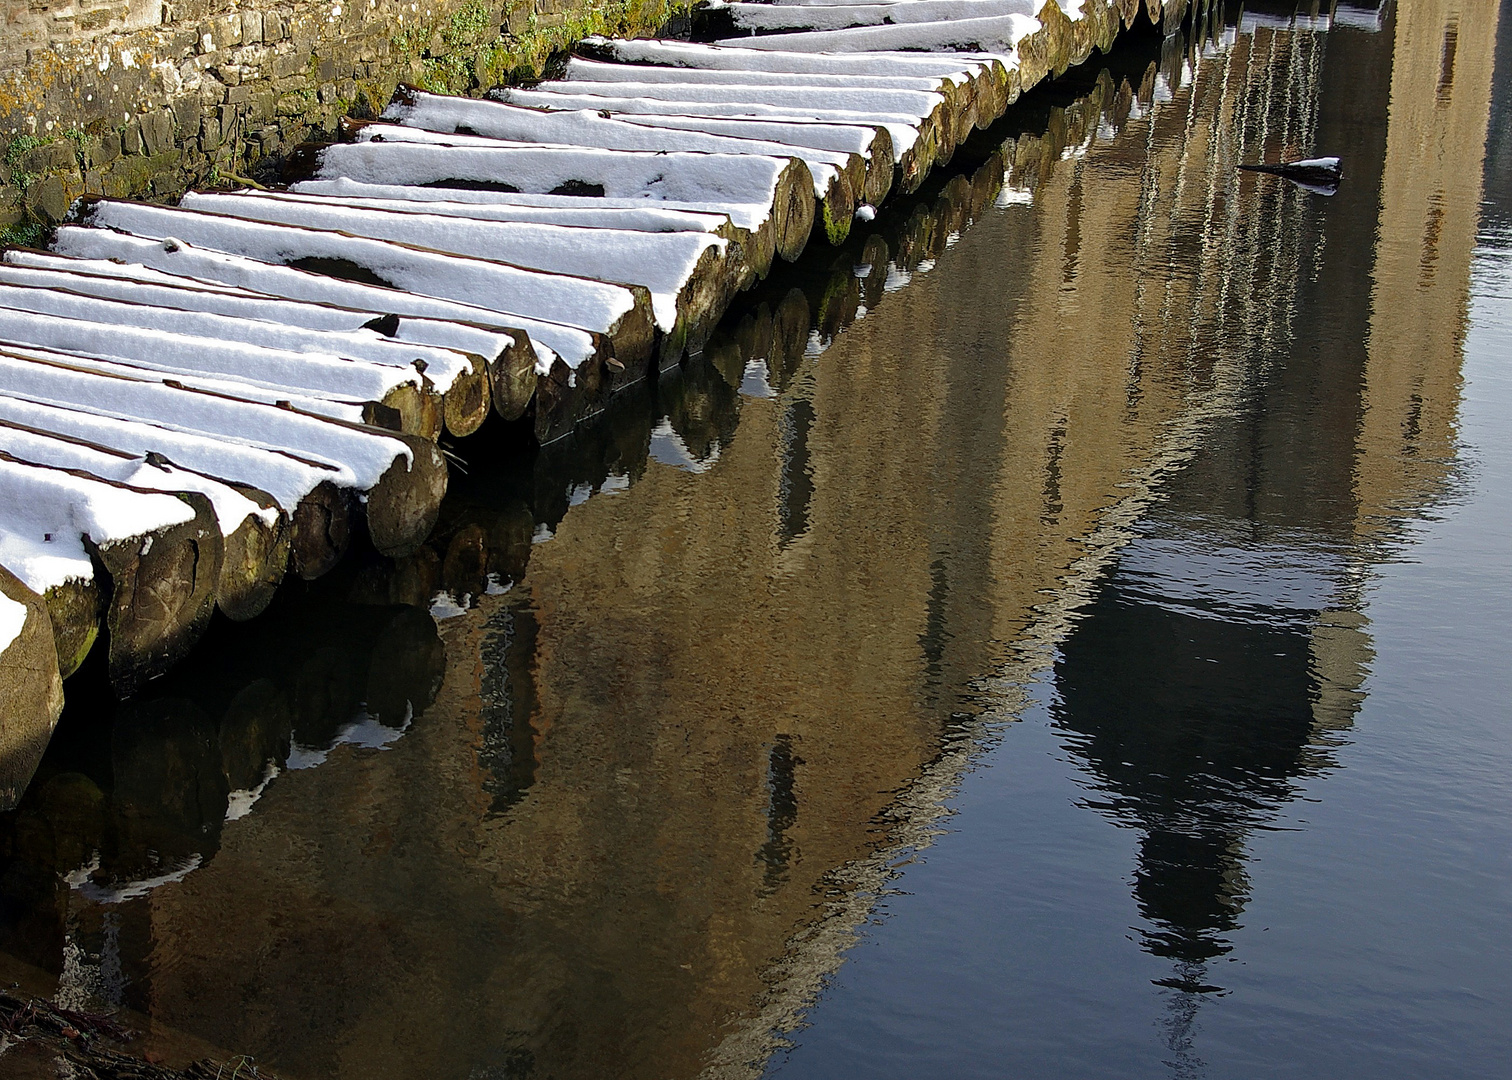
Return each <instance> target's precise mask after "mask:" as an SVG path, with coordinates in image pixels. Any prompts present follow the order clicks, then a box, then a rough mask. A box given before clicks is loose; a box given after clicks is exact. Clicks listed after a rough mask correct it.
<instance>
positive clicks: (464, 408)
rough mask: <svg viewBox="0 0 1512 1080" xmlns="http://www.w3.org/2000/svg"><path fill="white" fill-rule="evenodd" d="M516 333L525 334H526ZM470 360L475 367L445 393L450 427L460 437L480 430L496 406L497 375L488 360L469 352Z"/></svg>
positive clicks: (444, 412) (443, 406)
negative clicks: (494, 402) (495, 375)
mask: <svg viewBox="0 0 1512 1080" xmlns="http://www.w3.org/2000/svg"><path fill="white" fill-rule="evenodd" d="M515 336H516V337H517V338H519V337H524V335H523V334H516V335H515ZM527 340H528V339H527ZM468 360H469V361H471V363H472V370H471V371H469V372H467V373H466V374H465V375H462V376H461V377H459V378H457V379H456V380H455V381H453V382H452V384H451V386H449V387H448V388H447V390H446V393H444V394H443V395H442V396H441V411H442V417H443V419H444V420H445V422H446V430H447V431H449V432H451V433H452V434H453V435H456V436H458V437H463V436H467V435H471V434H472V433H473V432H475V431H477V430H478V429H479V428H480V427H482V426H483V421H485V420H487V419H488V414H489V412H490V411H492V409H493V376H492V373H491V372H490V371H489V368H488V362H487V361H486V360H484V359H483V357H481V356H476V355H474V354H472V353H469V354H468Z"/></svg>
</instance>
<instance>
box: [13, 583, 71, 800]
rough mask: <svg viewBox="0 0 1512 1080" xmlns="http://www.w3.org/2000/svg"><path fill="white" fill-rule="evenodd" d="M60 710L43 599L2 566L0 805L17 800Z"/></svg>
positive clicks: (55, 652) (55, 658) (39, 759)
mask: <svg viewBox="0 0 1512 1080" xmlns="http://www.w3.org/2000/svg"><path fill="white" fill-rule="evenodd" d="M62 712H63V679H62V678H61V676H60V675H59V673H58V650H57V646H56V645H55V644H54V642H53V632H52V619H51V618H50V617H49V616H48V614H47V605H46V603H44V602H43V600H42V598H41V597H40V596H38V595H37V594H36V593H35V592H33V591H32V590H30V589H28V588H27V587H26V586H25V585H23V584H21V582H20V581H19V580H17V578H16V576H15V575H14V574H12V573H11V572H10V571H9V570H6V569H5V568H4V567H3V566H0V811H5V810H12V809H14V808H15V806H16V803H18V802H19V801H20V800H21V796H22V794H23V793H24V792H25V791H26V786H27V784H29V783H30V782H31V778H32V776H33V775H34V774H35V773H36V771H37V766H38V765H40V764H41V763H42V754H43V752H44V751H45V750H46V749H47V744H48V742H49V741H50V740H51V739H52V733H53V728H54V727H56V726H57V723H58V717H59V715H61V714H62Z"/></svg>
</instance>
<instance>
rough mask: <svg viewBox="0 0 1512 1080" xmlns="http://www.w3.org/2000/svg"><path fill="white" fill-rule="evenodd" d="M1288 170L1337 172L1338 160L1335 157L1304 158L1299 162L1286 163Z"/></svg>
mask: <svg viewBox="0 0 1512 1080" xmlns="http://www.w3.org/2000/svg"><path fill="white" fill-rule="evenodd" d="M1286 164H1287V167H1288V168H1292V169H1327V170H1330V171H1334V170H1337V169H1338V167H1339V159H1338V158H1336V157H1320V158H1304V159H1303V160H1301V161H1288V162H1287V163H1286Z"/></svg>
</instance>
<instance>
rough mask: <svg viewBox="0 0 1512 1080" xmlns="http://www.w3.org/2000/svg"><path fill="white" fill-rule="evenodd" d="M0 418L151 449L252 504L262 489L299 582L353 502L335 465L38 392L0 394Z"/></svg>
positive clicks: (329, 548) (327, 550) (344, 530)
mask: <svg viewBox="0 0 1512 1080" xmlns="http://www.w3.org/2000/svg"><path fill="white" fill-rule="evenodd" d="M7 385H9V384H7ZM52 389H54V390H55V391H57V392H58V393H67V392H68V391H69V390H70V388H69V387H66V386H64V387H61V388H60V387H58V386H57V385H56V384H55V385H54V386H53V387H52ZM72 389H74V390H77V389H78V387H77V386H75V387H73V388H72ZM0 420H3V421H7V422H10V423H13V424H24V425H27V426H30V427H33V428H36V429H37V430H45V431H49V432H52V433H54V434H56V435H59V436H67V437H70V438H75V439H83V440H86V441H88V442H90V443H91V444H93V445H96V446H103V447H108V448H110V449H113V450H118V451H124V452H126V453H129V454H131V455H133V456H139V457H143V458H145V457H146V456H147V455H148V454H152V455H154V460H159V459H161V460H166V461H168V462H170V463H171V464H172V465H173V466H174V467H175V468H180V469H188V470H190V471H193V472H195V473H198V474H199V475H201V476H206V477H210V478H212V479H215V480H219V481H221V482H223V483H226V484H228V485H230V486H232V487H235V488H236V489H237V490H239V491H241V492H242V493H243V494H245V495H247V496H248V498H251V499H253V500H254V501H256V502H260V500H261V498H262V495H263V494H264V493H266V494H267V495H268V496H269V497H270V498H271V499H272V501H273V505H275V506H277V507H279V508H281V509H282V510H283V512H284V515H285V516H286V518H287V519H288V521H289V523H290V529H289V532H290V544H291V558H292V561H293V565H294V569H295V571H296V572H297V573H298V574H299V575H300V576H301V577H304V578H306V579H308V578H314V577H319V576H320V575H321V574H323V573H325V572H326V571H327V570H329V569H331V567H332V566H334V565H335V563H336V560H338V559H339V558H340V557H341V556H342V554H344V553H345V551H346V547H347V540H348V536H349V531H350V516H351V506H352V504H353V502H354V499H353V494H352V489H351V488H350V487H349V486H348V487H338V486H337V485H336V484H335V483H333V481H332V477H334V476H336V475H337V474H338V472H339V469H338V467H337V466H335V465H332V464H329V463H327V462H323V461H318V460H315V459H312V458H301V457H298V456H296V455H294V454H291V453H288V452H285V451H282V450H271V449H267V448H265V447H259V446H250V445H247V444H246V443H242V442H240V441H237V440H236V439H235V438H228V437H222V436H212V435H205V434H201V433H198V432H193V431H186V430H181V429H178V428H171V427H166V426H163V425H155V424H152V423H149V422H147V421H143V420H134V419H124V418H122V417H119V416H115V415H111V414H109V413H107V412H104V411H92V410H90V409H88V408H86V407H84V406H82V405H78V404H61V403H59V402H58V401H55V400H47V399H44V398H42V397H38V398H35V399H32V398H26V397H20V396H13V395H11V394H9V393H3V394H0Z"/></svg>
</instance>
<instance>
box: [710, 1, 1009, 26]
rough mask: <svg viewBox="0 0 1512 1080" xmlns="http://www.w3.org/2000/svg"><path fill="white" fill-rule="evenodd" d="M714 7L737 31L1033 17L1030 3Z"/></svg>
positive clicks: (909, 3)
mask: <svg viewBox="0 0 1512 1080" xmlns="http://www.w3.org/2000/svg"><path fill="white" fill-rule="evenodd" d="M714 7H715V8H716V9H717V10H724V11H728V12H729V13H730V17H731V18H732V19H733V20H734V23H735V26H736V27H737V28H739V29H741V30H843V29H845V28H846V27H849V26H888V25H904V24H907V23H922V22H946V21H950V20H957V19H979V18H990V17H993V16H1003V15H1024V16H1029V17H1033V16H1034V13H1035V7H1034V4H1033V2H1032V0H909V2H906V3H891V4H845V5H841V4H833V5H828V4H827V5H820V6H818V7H809V6H806V5H805V6H799V5H783V6H777V5H774V4H770V3H761V4H750V3H734V4H716V5H714ZM1036 21H1038V20H1036Z"/></svg>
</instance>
